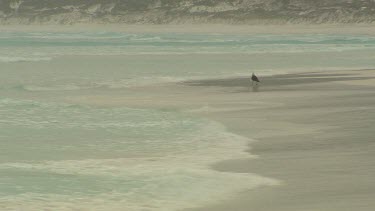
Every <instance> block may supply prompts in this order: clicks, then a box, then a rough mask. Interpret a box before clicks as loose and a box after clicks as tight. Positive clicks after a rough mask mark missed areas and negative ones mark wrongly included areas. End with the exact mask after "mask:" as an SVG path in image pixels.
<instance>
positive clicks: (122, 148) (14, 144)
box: [0, 25, 375, 211]
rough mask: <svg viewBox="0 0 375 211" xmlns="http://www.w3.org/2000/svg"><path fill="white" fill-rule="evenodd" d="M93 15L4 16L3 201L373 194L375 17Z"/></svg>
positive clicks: (280, 200)
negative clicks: (256, 20)
mask: <svg viewBox="0 0 375 211" xmlns="http://www.w3.org/2000/svg"><path fill="white" fill-rule="evenodd" d="M79 27H80V26H71V27H57V26H55V27H50V26H39V27H37V28H35V29H31V26H30V27H29V28H28V27H24V26H17V27H13V26H7V27H3V29H4V30H5V31H7V30H9V33H8V32H7V33H3V35H2V36H3V40H5V41H3V45H4V46H8V47H9V49H7V48H4V49H3V51H2V53H3V54H2V55H0V62H1V67H2V68H1V69H2V73H3V78H2V83H1V84H2V89H0V93H1V95H2V99H0V100H1V102H0V103H1V105H0V107H1V109H0V113H1V112H3V113H1V114H2V116H3V119H2V122H0V124H2V129H3V133H2V137H1V138H3V141H2V142H1V143H3V145H2V146H3V147H4V149H5V150H4V152H5V153H4V154H2V155H1V156H2V159H3V160H2V162H3V164H2V167H1V166H0V168H3V172H4V173H3V175H6V176H7V177H6V178H7V179H8V181H6V182H5V183H3V184H7V185H8V186H7V187H8V189H7V188H5V191H4V196H5V197H3V198H2V200H3V202H5V203H0V204H1V205H0V209H1V207H2V209H4V210H10V209H11V208H13V209H17V210H19V209H22V208H23V207H27V208H28V209H29V210H40V209H41V207H43V208H46V209H49V208H51V209H58V210H71V209H79V210H95V209H97V210H124V209H126V210H135V211H138V210H183V211H249V210H254V211H336V210H340V211H346V210H347V211H352V210H361V211H362V210H364V211H370V210H371V211H372V210H374V209H375V202H374V200H373V199H374V198H375V183H374V180H373V178H374V177H375V169H374V168H373V167H374V164H375V159H374V155H375V153H374V151H375V145H374V142H373V140H374V138H373V134H374V132H373V130H374V123H375V120H374V119H375V118H374V117H375V112H374V111H375V110H374V105H375V104H374V103H375V87H374V86H375V70H373V69H372V68H373V67H374V63H373V61H374V60H373V55H374V54H373V52H374V50H373V49H375V47H373V46H375V45H374V43H375V41H373V39H372V37H371V36H366V35H372V34H375V31H374V30H373V27H370V26H369V25H357V26H355V27H352V26H339V25H325V26H312V27H305V26H283V27H273V26H248V27H244V26H225V27H224V26H220V25H215V26H210V27H204V26H203V25H201V26H194V27H193V26H191V27H187V28H183V27H178V26H168V27H165V26H150V27H147V26H124V25H123V26H121V27H119V26H101V28H97V26H91V27H92V28H90V27H88V26H85V27H83V28H82V29H84V30H87V31H90V30H92V31H90V33H88V32H87V33H86V32H85V33H76V31H80V28H79ZM86 27H88V28H86ZM18 30H19V31H18ZM22 30H30V31H33V30H35V32H36V33H34V32H30V33H24V32H22ZM107 30H108V31H109V32H106V31H107ZM38 31H42V32H41V33H38ZM43 31H46V32H43ZM48 31H56V33H54V32H48ZM110 31H115V32H116V33H115V32H110ZM13 32H14V34H13ZM60 32H66V33H60ZM118 32H121V33H118ZM155 32H157V34H156V35H153V34H147V33H155ZM128 33H136V34H130V35H129V34H128ZM138 33H139V34H138ZM163 33H165V34H164V35H163ZM168 33H171V34H172V35H173V36H172V35H167V34H168ZM185 33H186V34H185ZM205 33H206V34H209V35H202V34H205ZM262 33H265V34H268V35H264V36H263V35H260V34H262ZM17 34H18V35H17ZM189 34H190V35H189ZM217 34H225V35H217ZM231 34H233V35H236V36H235V37H237V38H236V39H237V41H235V42H234V41H233V40H232V39H233V37H231V36H232V35H231ZM347 34H351V35H350V36H349V35H347ZM14 35H17V36H19V37H17V36H16V37H14ZM258 35H259V36H258ZM103 36H104V37H105V39H103ZM169 36H172V37H169ZM174 36H175V37H174ZM211 36H213V37H216V38H220V39H218V40H219V41H217V40H216V41H215V42H214V44H212V39H213V38H212V37H211ZM247 36H249V37H247ZM35 37H36V38H35ZM45 37H47V38H48V39H49V40H50V41H49V42H45V39H46V38H45ZM25 39H26V40H28V42H25V41H24V40H25ZM87 39H89V40H92V41H90V42H86V40H87ZM170 39H177V41H178V42H176V43H175V46H173V45H172V46H171V44H170V43H171V42H170ZM201 39H204V40H205V43H206V44H205V47H204V46H203V47H204V48H203V49H204V50H205V52H204V53H203V52H202V41H201ZM249 39H250V40H249ZM103 40H104V41H103ZM108 40H110V42H109V41H108ZM72 41H74V45H72V44H70V43H71V42H72ZM9 43H11V44H9ZM12 43H16V44H14V46H13V44H12ZM19 43H21V44H19ZM25 43H26V44H25ZM27 43H35V45H36V46H35V47H31V48H28V46H27ZM46 43H47V44H46ZM172 43H174V42H172ZM181 43H182V44H181ZM191 43H194V45H193V47H191V46H192V44H191ZM301 43H303V44H301ZM140 44H142V45H140ZM121 45H123V46H121ZM133 45H134V46H133ZM97 46H103V47H101V48H98V47H97ZM140 46H143V47H141V48H140ZM213 46H214V47H213ZM244 46H245V47H247V48H246V49H245V50H244V51H242V50H241V49H242V47H244ZM118 47H119V48H118ZM35 52H39V53H36V54H34V53H35ZM124 52H125V53H124ZM30 66H32V68H30ZM249 69H250V70H249ZM253 70H254V71H256V74H257V75H258V76H259V78H260V80H261V83H260V85H259V86H254V87H252V86H251V82H250V76H251V71H253ZM19 76H22V77H19ZM228 76H229V77H228ZM72 113H73V114H74V115H71V114H72ZM166 128H167V129H166ZM19 131H23V132H19ZM192 131H194V132H192ZM3 134H5V135H3ZM19 135H20V136H19ZM19 140H21V141H23V142H18V141H19ZM150 143H151V144H150ZM247 143H248V144H247ZM207 144H209V145H207ZM34 146H37V147H34ZM40 146H44V147H40ZM129 146H130V147H129ZM6 147H7V148H6ZM131 147H133V148H131ZM133 149H136V150H133ZM163 150H165V151H163ZM176 150H177V151H176ZM178 150H181V152H182V154H181V155H180V153H179V152H178ZM24 152H27V153H24ZM150 153H151V154H150ZM184 153H185V154H184ZM21 154H22V155H24V156H25V157H22V156H19V155H21ZM152 155H155V158H157V159H156V160H155V159H154V158H153V159H149V157H150V156H151V157H152ZM1 156H0V157H1ZM164 156H165V157H164ZM171 157H172V159H171ZM139 158H144V160H139ZM162 158H163V159H162ZM176 158H179V159H176ZM186 158H188V159H186ZM108 159H110V160H108ZM229 159H232V160H229ZM130 161H131V162H130ZM156 161H158V162H156ZM129 162H130V163H132V165H131V166H129V165H128V164H129ZM108 169H109V170H108ZM18 172H21V173H18ZM165 172H169V173H168V174H165ZM181 172H182V173H181ZM29 173H33V174H37V176H33V177H31V178H32V179H34V180H35V181H34V180H33V181H31V182H30V181H29V177H24V175H29ZM135 173H137V174H135ZM67 174H69V175H72V177H70V179H69V180H66V175H67ZM15 175H16V176H17V175H18V176H20V177H15ZM60 175H62V176H61V177H60ZM86 176H90V178H89V179H86V178H84V179H82V180H81V177H86ZM91 176H93V177H92V178H91ZM103 176H104V178H105V180H103ZM45 178H49V179H56V181H52V180H51V183H50V184H53V185H52V186H49V185H48V184H49V183H47V184H46V183H45ZM60 178H62V179H61V181H60V180H59V179H60ZM142 179H143V180H142ZM9 181H11V182H9ZM12 181H14V182H12ZM77 181H78V182H77ZM87 181H88V182H89V183H85V182H87ZM20 182H24V184H23V186H21V187H14V185H13V184H16V183H17V184H18V183H20ZM74 182H77V183H74ZM106 182H107V183H106ZM129 183H130V184H129ZM133 183H136V184H137V185H140V186H142V185H143V186H142V187H144V189H143V190H142V191H139V188H138V186H134V185H133ZM35 184H36V185H35ZM66 184H68V185H66ZM75 184H78V186H77V185H75ZM108 184H109V185H108ZM186 184H189V185H191V186H192V187H188V188H186V189H185V187H187V185H186ZM217 184H220V185H221V186H222V187H219V186H218V185H217ZM79 185H81V186H79ZM101 185H102V187H101V188H98V189H95V187H97V186H101ZM193 186H194V187H193ZM51 187H52V188H51ZM87 187H89V188H94V189H92V190H91V191H92V192H93V193H95V195H94V196H95V197H92V196H91V195H90V194H88V192H89V191H88V192H85V191H86V189H87ZM213 187H217V189H215V188H213ZM43 188H44V189H43ZM132 188H133V189H132ZM20 190H21V191H20ZM114 190H117V191H118V194H119V195H111V194H113V193H114ZM18 191H20V192H19V193H24V194H26V196H24V197H23V195H22V194H21V195H20V194H18ZM60 191H66V192H63V193H60ZM77 191H78V192H77ZM39 192H40V193H42V194H44V195H33V193H39ZM65 193H68V194H65ZM130 193H132V194H133V196H134V197H133V198H132V197H129V194H130ZM197 193H202V194H201V195H200V194H197ZM9 194H10V195H9ZM74 194H76V195H74ZM82 196H85V197H87V198H84V197H83V198H82ZM144 196H145V198H144ZM17 197H18V198H17ZM43 197H44V198H47V201H40V200H39V199H40V198H43ZM49 197H50V198H49ZM53 197H55V198H53ZM65 197H67V198H65ZM69 197H70V198H69ZM103 197H104V199H103ZM147 197H148V198H147ZM127 200H130V201H132V202H134V203H129V201H127ZM0 201H1V200H0ZM82 202H84V203H82ZM7 203H8V204H7ZM97 204H100V205H101V207H100V206H97ZM124 207H125V208H124ZM143 208H144V209H143ZM186 208H189V209H186Z"/></svg>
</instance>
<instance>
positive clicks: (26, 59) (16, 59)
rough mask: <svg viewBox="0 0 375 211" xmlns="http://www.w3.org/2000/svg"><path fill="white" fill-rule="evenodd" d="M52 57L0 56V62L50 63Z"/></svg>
mask: <svg viewBox="0 0 375 211" xmlns="http://www.w3.org/2000/svg"><path fill="white" fill-rule="evenodd" d="M51 59H52V58H51V57H17V56H0V62H39V61H50V60H51Z"/></svg>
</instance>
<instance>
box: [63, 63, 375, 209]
mask: <svg viewBox="0 0 375 211" xmlns="http://www.w3.org/2000/svg"><path fill="white" fill-rule="evenodd" d="M260 79H261V81H262V82H261V84H260V86H259V87H257V88H256V89H253V88H251V87H250V86H249V85H250V82H249V78H246V77H239V78H228V79H212V80H200V81H187V82H182V83H178V84H177V85H176V84H167V85H155V86H151V87H136V88H132V90H131V92H133V94H132V95H131V96H127V95H124V94H121V93H113V96H108V95H100V93H95V94H93V95H92V96H89V95H86V96H85V97H84V98H82V96H69V97H65V98H64V99H63V100H64V101H68V102H73V103H87V104H90V105H97V106H119V105H126V106H131V107H147V108H149V107H152V108H159V109H166V110H178V111H182V112H190V113H193V114H194V115H198V116H204V117H207V118H209V119H212V120H215V121H218V122H220V123H222V124H224V125H225V126H226V127H227V128H228V130H229V131H230V132H233V133H236V134H239V135H242V136H246V137H249V138H251V139H255V140H257V141H256V142H255V143H251V144H250V145H249V149H248V150H249V152H250V151H251V154H255V155H257V156H259V157H258V158H257V159H248V160H227V161H222V162H220V163H216V164H213V166H212V168H214V169H216V170H218V171H230V172H251V173H255V174H258V175H261V176H265V177H269V178H274V179H277V180H279V181H280V182H281V184H280V185H277V186H262V187H260V188H256V189H251V190H246V191H244V192H242V193H238V195H235V196H233V197H231V198H228V200H227V201H222V202H217V203H214V204H212V205H209V206H206V207H203V208H196V209H189V211H250V210H254V211H310V210H314V211H336V210H337V211H339V210H340V211H345V210H347V211H352V210H361V211H367V210H368V211H372V210H375V201H374V200H373V199H374V198H375V182H374V178H375V168H374V166H375V140H374V134H375V133H374V131H375V71H374V70H355V71H326V72H316V73H299V74H284V75H275V76H267V77H262V76H261V75H260ZM182 188H183V187H182Z"/></svg>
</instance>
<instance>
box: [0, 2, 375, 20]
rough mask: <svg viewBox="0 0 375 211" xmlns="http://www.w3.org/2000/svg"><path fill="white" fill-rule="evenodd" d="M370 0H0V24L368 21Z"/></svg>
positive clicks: (372, 10) (373, 16) (373, 6)
mask: <svg viewBox="0 0 375 211" xmlns="http://www.w3.org/2000/svg"><path fill="white" fill-rule="evenodd" d="M374 20H375V0H0V23H2V24H30V23H37V24H39V23H41V24H74V23H138V24H143V23H144V24H166V23H174V24H178V23H229V24H243V23H248V24H256V23H259V24H262V23H363V22H364V23H370V22H373V21H374Z"/></svg>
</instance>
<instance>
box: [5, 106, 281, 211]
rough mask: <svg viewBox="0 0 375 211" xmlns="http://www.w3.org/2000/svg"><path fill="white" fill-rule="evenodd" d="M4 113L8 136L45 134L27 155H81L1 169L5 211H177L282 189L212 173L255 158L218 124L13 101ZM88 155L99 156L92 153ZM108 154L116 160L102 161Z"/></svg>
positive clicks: (243, 141)
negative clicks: (227, 163) (221, 165)
mask: <svg viewBox="0 0 375 211" xmlns="http://www.w3.org/2000/svg"><path fill="white" fill-rule="evenodd" d="M5 113H7V114H8V115H7V118H6V119H5V122H3V121H4V120H2V121H0V125H1V128H4V129H5V130H7V131H8V135H9V131H12V128H13V127H15V128H18V129H19V130H21V131H18V132H17V133H23V132H22V131H23V130H25V131H28V133H30V134H31V137H33V136H34V135H35V134H39V135H38V136H36V137H39V138H43V137H44V135H47V137H48V141H47V142H44V143H42V144H40V145H38V146H35V147H33V148H28V150H29V151H31V152H32V153H33V157H35V154H34V153H36V152H38V153H39V154H43V153H49V154H50V155H48V154H46V155H44V156H49V157H51V158H54V157H56V156H58V155H59V154H61V152H64V153H68V155H71V154H72V153H73V152H72V151H76V150H80V151H81V152H80V153H79V156H78V157H77V158H76V159H69V158H71V156H67V157H66V159H58V160H51V159H49V160H45V159H42V160H34V161H32V160H29V161H27V162H26V161H22V160H21V161H18V162H3V163H1V164H0V171H1V172H3V174H4V177H3V178H4V179H6V181H7V182H5V183H4V182H3V183H2V189H1V190H0V204H1V205H0V207H1V208H2V209H4V210H23V209H27V210H41V209H47V208H51V209H55V210H56V209H57V210H71V209H73V208H74V209H78V210H129V211H138V210H155V211H160V210H177V209H183V208H189V207H194V206H199V205H204V204H207V203H212V202H215V201H217V200H220V199H225V198H228V197H229V196H231V195H233V194H235V193H238V192H240V191H243V190H246V189H251V188H255V187H258V186H261V185H277V184H279V182H278V181H276V180H274V179H269V178H265V177H262V176H259V175H255V174H251V173H243V174H238V173H231V172H217V171H215V170H213V169H211V168H210V167H209V166H210V165H211V164H213V163H215V162H217V161H220V160H226V159H244V158H255V157H256V156H254V155H250V154H249V153H248V152H246V151H245V150H246V148H247V145H248V143H249V141H251V140H250V139H248V138H245V137H242V136H238V135H236V134H233V133H230V132H228V131H226V129H225V127H224V126H222V125H220V124H218V123H216V122H212V121H208V120H203V119H196V118H191V117H189V116H186V115H184V114H175V113H170V112H160V111H150V110H142V109H128V108H118V109H96V108H90V107H82V106H74V105H68V104H66V105H62V104H57V103H41V102H35V101H20V100H13V99H3V100H1V101H0V114H1V116H4V114H5ZM51 122H54V123H51ZM38 125H39V126H38ZM77 129H79V130H83V132H84V133H82V134H81V137H75V132H74V131H76V130H77ZM0 130H1V129H0ZM56 130H57V131H61V132H63V133H64V134H61V135H60V136H61V137H63V138H64V139H63V142H62V143H60V142H57V144H58V146H57V147H56V148H55V147H53V146H54V142H55V138H54V136H53V134H54V133H53V131H56ZM49 131H50V132H52V133H51V134H52V135H48V134H49V133H48V132H49ZM69 131H70V133H72V134H69ZM90 131H91V132H90ZM105 131H107V132H105ZM46 132H47V133H46ZM99 132H100V133H99ZM147 133H149V135H148V134H147ZM90 134H94V135H99V134H105V136H104V137H105V140H99V142H96V140H94V138H93V139H91V140H86V139H87V138H90V137H91V136H90ZM129 134H130V135H131V136H129ZM12 136H14V134H13V135H12V133H11V135H10V136H9V137H7V134H5V137H0V138H4V139H9V138H11V137H12ZM85 137H86V139H85ZM132 137H133V138H136V139H135V140H134V141H133V140H132V139H131V138H132ZM82 138H83V139H82ZM70 139H73V142H74V144H73V145H71V141H70ZM74 140H75V141H74ZM86 141H87V143H85V142H86ZM26 143H27V142H26ZM25 145H26V146H27V144H25ZM25 145H23V144H21V148H22V147H23V146H25ZM69 145H70V147H68V148H66V147H67V146H69ZM8 147H9V146H8ZM91 149H93V151H94V152H95V154H91V153H89V152H90V150H91ZM34 151H35V152H34ZM106 151H108V153H109V154H111V156H114V158H105V159H104V158H98V157H100V156H101V154H102V153H103V152H106ZM94 155H95V156H94ZM92 156H94V157H95V158H90V157H92ZM19 175H22V176H21V177H20V176H19ZM27 175H30V177H28V176H27ZM25 178H27V179H26V180H25ZM14 184H17V185H16V186H14ZM4 191H5V192H4ZM7 191H8V192H7ZM15 193H17V194H15Z"/></svg>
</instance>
